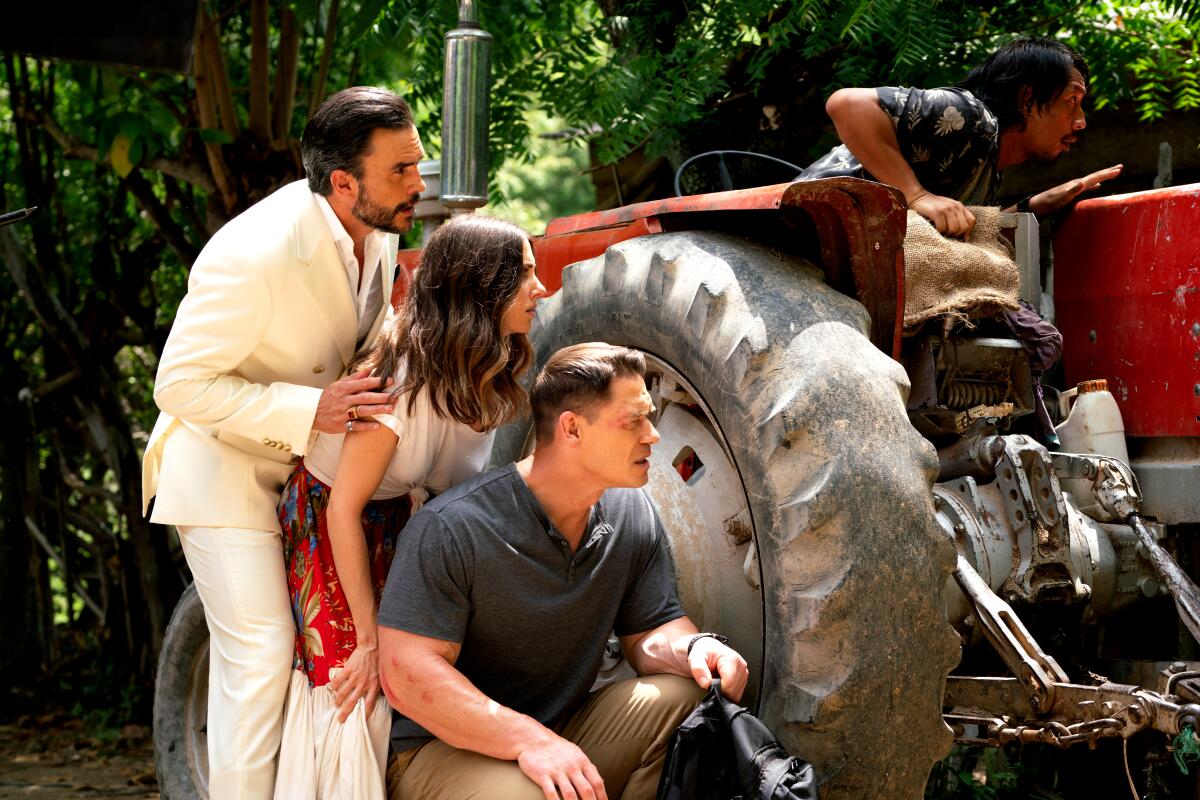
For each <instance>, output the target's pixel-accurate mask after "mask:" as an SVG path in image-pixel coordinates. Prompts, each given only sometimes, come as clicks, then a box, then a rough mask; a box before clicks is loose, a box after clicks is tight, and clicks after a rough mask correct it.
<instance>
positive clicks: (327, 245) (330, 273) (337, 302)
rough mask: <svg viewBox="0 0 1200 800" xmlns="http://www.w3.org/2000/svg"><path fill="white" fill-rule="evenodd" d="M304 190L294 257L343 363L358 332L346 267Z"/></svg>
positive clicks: (317, 210)
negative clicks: (304, 205) (302, 270)
mask: <svg viewBox="0 0 1200 800" xmlns="http://www.w3.org/2000/svg"><path fill="white" fill-rule="evenodd" d="M304 194H305V195H306V196H307V205H306V207H305V208H304V210H303V213H301V214H300V216H299V217H298V218H297V220H296V231H295V240H296V258H297V260H299V261H300V262H301V263H302V264H303V265H304V278H303V282H304V287H305V289H307V290H308V293H309V294H310V295H312V298H313V300H314V301H315V303H316V306H317V308H318V309H319V310H320V313H321V320H320V321H321V322H322V323H324V325H325V326H326V327H327V328H328V329H329V333H330V335H332V336H333V338H334V340H335V341H336V342H337V348H338V354H339V355H340V356H341V357H342V364H343V366H344V365H346V364H349V363H350V359H351V358H353V357H354V343H355V337H356V335H357V333H358V320H357V318H356V316H355V313H354V304H353V302H352V300H351V298H350V286H349V284H348V283H347V281H346V267H345V265H344V264H342V258H341V256H340V255H338V251H337V246H336V245H334V243H333V234H332V233H331V232H330V230H329V224H328V223H327V222H326V221H325V216H324V215H323V214H322V213H321V208H320V206H318V205H317V201H316V198H315V197H313V195H312V192H309V191H305V192H304ZM302 202H303V201H302Z"/></svg>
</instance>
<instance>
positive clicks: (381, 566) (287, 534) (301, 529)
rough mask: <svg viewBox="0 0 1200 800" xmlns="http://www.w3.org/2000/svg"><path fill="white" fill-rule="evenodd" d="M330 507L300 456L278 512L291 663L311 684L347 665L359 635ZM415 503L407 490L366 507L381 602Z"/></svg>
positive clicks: (365, 530) (370, 550)
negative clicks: (292, 637)
mask: <svg viewBox="0 0 1200 800" xmlns="http://www.w3.org/2000/svg"><path fill="white" fill-rule="evenodd" d="M328 506H329V487H328V486H326V485H325V484H324V483H322V482H321V481H320V480H319V479H317V477H316V476H314V475H313V474H312V473H311V472H309V471H308V470H307V469H306V468H305V467H304V462H303V461H301V462H300V463H299V464H298V465H297V466H296V469H295V470H293V471H292V476H291V477H290V478H289V479H288V482H287V484H286V485H285V486H284V487H283V496H282V497H281V498H280V499H279V507H278V511H279V524H280V526H282V528H283V559H284V564H285V566H286V568H287V582H288V593H289V594H290V595H291V600H292V618H293V620H294V621H295V623H296V652H295V655H294V656H293V658H292V668H293V669H295V670H299V671H300V672H303V673H304V674H305V675H307V676H308V685H309V686H324V685H325V684H327V683H329V670H330V669H333V668H340V667H342V666H343V665H344V664H345V662H346V659H347V658H349V657H350V654H351V653H353V652H354V647H355V644H356V642H357V639H358V637H357V632H356V631H355V629H354V619H353V618H352V617H351V616H350V605H349V604H348V603H347V602H346V595H345V593H344V592H343V591H342V584H341V581H340V580H338V574H337V570H336V569H335V568H334V566H333V546H332V545H331V543H330V541H329V525H328V523H327V522H326V517H325V511H326V509H327V508H328ZM411 508H412V504H411V502H410V501H409V498H408V496H407V495H405V496H402V497H396V498H391V499H388V500H372V501H370V502H368V503H367V505H366V508H364V509H363V520H362V522H363V533H364V534H365V535H366V540H367V560H368V562H369V564H370V570H371V583H372V586H373V588H374V590H375V604H376V606H377V607H378V604H379V598H380V596H381V595H382V593H383V584H384V581H386V580H387V574H388V568H389V567H390V566H391V564H392V555H393V554H394V553H395V551H396V537H397V536H398V535H399V533H400V530H401V529H402V528H403V527H404V526H405V524H406V523H407V522H408V517H409V513H410V509H411Z"/></svg>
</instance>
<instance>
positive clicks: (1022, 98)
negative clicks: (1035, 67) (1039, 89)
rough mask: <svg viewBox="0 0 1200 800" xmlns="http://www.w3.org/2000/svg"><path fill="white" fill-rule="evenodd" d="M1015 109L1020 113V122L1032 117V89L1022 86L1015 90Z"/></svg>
mask: <svg viewBox="0 0 1200 800" xmlns="http://www.w3.org/2000/svg"><path fill="white" fill-rule="evenodd" d="M1017 108H1018V109H1020V111H1021V120H1022V121H1024V120H1027V119H1029V118H1030V117H1031V116H1032V115H1033V87H1032V86H1022V87H1021V88H1020V89H1018V90H1017Z"/></svg>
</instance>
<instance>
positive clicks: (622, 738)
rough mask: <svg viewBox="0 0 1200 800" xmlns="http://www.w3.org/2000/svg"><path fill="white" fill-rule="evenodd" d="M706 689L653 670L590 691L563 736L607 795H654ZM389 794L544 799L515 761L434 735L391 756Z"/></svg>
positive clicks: (418, 799)
mask: <svg viewBox="0 0 1200 800" xmlns="http://www.w3.org/2000/svg"><path fill="white" fill-rule="evenodd" d="M703 695H704V691H703V690H702V689H701V688H700V687H699V686H697V685H696V682H695V681H694V680H692V679H691V678H681V677H679V676H677V675H649V676H646V677H642V678H634V679H631V680H626V681H620V682H618V683H614V684H611V685H609V686H606V687H604V688H603V689H601V690H600V691H598V692H596V693H595V694H593V695H592V696H591V697H590V698H588V701H587V702H586V703H585V704H584V705H583V707H582V708H580V709H579V710H578V711H576V712H575V715H574V716H572V717H571V719H570V720H569V721H568V722H567V724H566V727H565V728H564V729H563V730H562V736H563V738H565V739H568V740H570V741H572V742H574V743H575V744H577V745H579V747H580V748H581V749H582V750H583V752H584V753H586V754H587V757H588V758H589V759H591V761H592V763H593V764H595V765H596V769H597V770H598V771H599V772H600V775H601V777H603V778H604V788H605V791H606V792H607V794H608V797H609V800H617V799H618V798H620V799H621V800H653V798H654V795H655V792H656V791H657V790H658V777H659V773H661V772H662V765H663V758H664V756H665V755H666V751H667V742H668V741H669V740H670V738H671V734H672V733H674V732H675V729H676V728H677V727H679V723H680V722H682V721H683V719H684V718H685V717H686V716H687V715H688V714H690V713H691V712H692V709H694V708H695V707H696V704H697V703H698V702H699V701H700V698H701V697H703ZM387 777H388V793H389V795H390V798H391V800H543V799H544V797H545V795H544V794H543V793H542V790H541V789H540V788H538V786H537V784H535V783H534V782H533V781H531V780H530V779H529V778H527V777H526V776H525V773H523V772H521V768H520V767H518V766H517V763H516V762H515V761H500V760H498V759H495V758H489V757H488V756H484V755H480V754H479V753H475V752H472V751H470V750H459V749H457V748H454V747H451V746H450V745H448V744H445V743H443V742H442V741H440V740H436V739H435V740H434V741H432V742H429V743H428V744H426V745H424V746H422V747H419V748H417V749H415V750H409V751H407V752H404V753H401V754H400V755H398V756H393V757H392V760H391V763H390V764H389V765H388V776H387Z"/></svg>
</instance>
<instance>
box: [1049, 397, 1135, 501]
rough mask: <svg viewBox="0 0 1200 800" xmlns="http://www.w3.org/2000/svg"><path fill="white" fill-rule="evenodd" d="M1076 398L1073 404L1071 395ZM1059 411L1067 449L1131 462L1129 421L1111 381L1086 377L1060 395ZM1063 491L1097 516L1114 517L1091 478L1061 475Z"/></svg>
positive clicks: (1059, 430)
mask: <svg viewBox="0 0 1200 800" xmlns="http://www.w3.org/2000/svg"><path fill="white" fill-rule="evenodd" d="M1072 398H1074V399H1075V402H1074V404H1073V405H1072V403H1071V399H1072ZM1058 402H1059V411H1060V412H1061V414H1062V416H1064V417H1065V419H1064V420H1063V421H1062V422H1061V423H1060V424H1059V425H1057V426H1056V427H1055V428H1054V431H1055V432H1056V433H1057V434H1058V438H1059V441H1060V442H1061V444H1062V450H1063V452H1065V453H1094V454H1095V455H1099V456H1110V457H1112V458H1116V459H1120V460H1121V461H1122V462H1123V463H1125V464H1128V463H1129V449H1128V448H1127V447H1126V445H1125V423H1124V421H1123V420H1122V419H1121V409H1120V408H1118V407H1117V400H1116V398H1115V397H1113V396H1112V394H1111V393H1110V392H1109V391H1108V382H1107V381H1105V380H1103V379H1100V380H1093V381H1083V382H1082V383H1080V384H1079V385H1078V386H1076V387H1075V388H1074V389H1068V390H1067V391H1065V392H1063V393H1062V394H1061V395H1059V399H1058ZM1059 482H1060V483H1061V484H1062V488H1063V491H1065V492H1066V493H1067V494H1069V495H1070V496H1071V499H1072V500H1074V501H1075V507H1076V508H1078V509H1079V510H1080V511H1082V512H1084V513H1085V514H1087V515H1088V516H1089V517H1092V518H1093V519H1099V520H1100V521H1102V522H1104V521H1108V520H1110V519H1111V517H1110V516H1108V515H1107V514H1106V513H1105V512H1104V511H1103V510H1102V509H1101V508H1100V506H1099V504H1098V503H1097V502H1096V498H1095V495H1094V494H1093V493H1092V488H1091V481H1089V480H1085V479H1082V478H1069V479H1060V481H1059Z"/></svg>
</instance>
